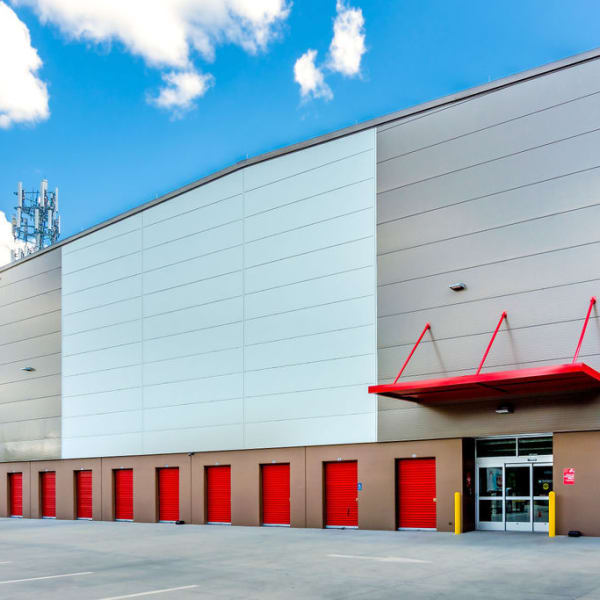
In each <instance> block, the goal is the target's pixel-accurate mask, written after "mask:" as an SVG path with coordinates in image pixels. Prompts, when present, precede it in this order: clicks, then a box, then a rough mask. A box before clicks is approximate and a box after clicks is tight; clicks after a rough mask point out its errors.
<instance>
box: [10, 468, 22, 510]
mask: <svg viewBox="0 0 600 600" xmlns="http://www.w3.org/2000/svg"><path fill="white" fill-rule="evenodd" d="M8 484H9V488H10V516H11V517H22V516H23V473H9V474H8Z"/></svg>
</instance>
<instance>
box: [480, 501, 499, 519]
mask: <svg viewBox="0 0 600 600" xmlns="http://www.w3.org/2000/svg"><path fill="white" fill-rule="evenodd" d="M479 520H480V521H495V522H502V500H480V501H479Z"/></svg>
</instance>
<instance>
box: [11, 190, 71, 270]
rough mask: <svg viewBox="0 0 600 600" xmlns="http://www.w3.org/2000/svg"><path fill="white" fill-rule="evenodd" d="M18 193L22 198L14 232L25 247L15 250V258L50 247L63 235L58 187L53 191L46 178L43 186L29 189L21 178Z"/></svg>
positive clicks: (14, 222) (15, 215) (17, 209)
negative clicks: (27, 190)
mask: <svg viewBox="0 0 600 600" xmlns="http://www.w3.org/2000/svg"><path fill="white" fill-rule="evenodd" d="M16 194H17V198H18V200H17V206H15V210H16V214H14V215H13V218H12V232H13V237H14V238H15V242H16V241H18V240H20V241H21V242H23V247H22V248H18V249H16V250H13V251H12V252H11V256H12V260H17V259H19V258H23V257H24V256H27V255H29V254H33V253H34V252H37V251H38V250H41V249H42V248H46V247H47V246H50V244H54V242H56V240H57V239H58V237H59V236H60V215H59V214H58V188H56V189H55V190H54V191H53V192H49V191H48V181H47V180H46V179H43V180H42V184H41V186H40V189H39V190H34V191H31V192H26V191H25V190H24V189H23V184H22V183H21V182H20V181H19V186H18V189H17V191H16Z"/></svg>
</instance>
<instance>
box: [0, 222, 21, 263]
mask: <svg viewBox="0 0 600 600" xmlns="http://www.w3.org/2000/svg"><path fill="white" fill-rule="evenodd" d="M25 247H26V244H25V242H22V241H21V240H17V241H15V239H14V238H13V234H12V224H11V222H10V221H9V220H8V219H7V217H6V214H5V213H4V212H2V211H1V210H0V267H1V266H2V265H6V264H8V263H9V262H10V259H11V257H10V252H11V250H16V249H17V248H21V249H25Z"/></svg>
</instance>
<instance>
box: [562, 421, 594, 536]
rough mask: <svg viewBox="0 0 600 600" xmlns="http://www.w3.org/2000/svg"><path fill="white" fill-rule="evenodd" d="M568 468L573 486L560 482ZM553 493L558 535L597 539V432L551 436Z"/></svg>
mask: <svg viewBox="0 0 600 600" xmlns="http://www.w3.org/2000/svg"><path fill="white" fill-rule="evenodd" d="M569 467H573V468H574V469H575V484H574V485H565V484H564V483H563V471H564V469H566V468H569ZM554 491H555V492H556V516H557V533H558V534H567V533H568V532H569V531H571V530H579V531H581V532H582V533H583V534H584V535H593V536H600V501H599V499H600V431H582V432H576V433H557V434H555V435H554Z"/></svg>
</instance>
